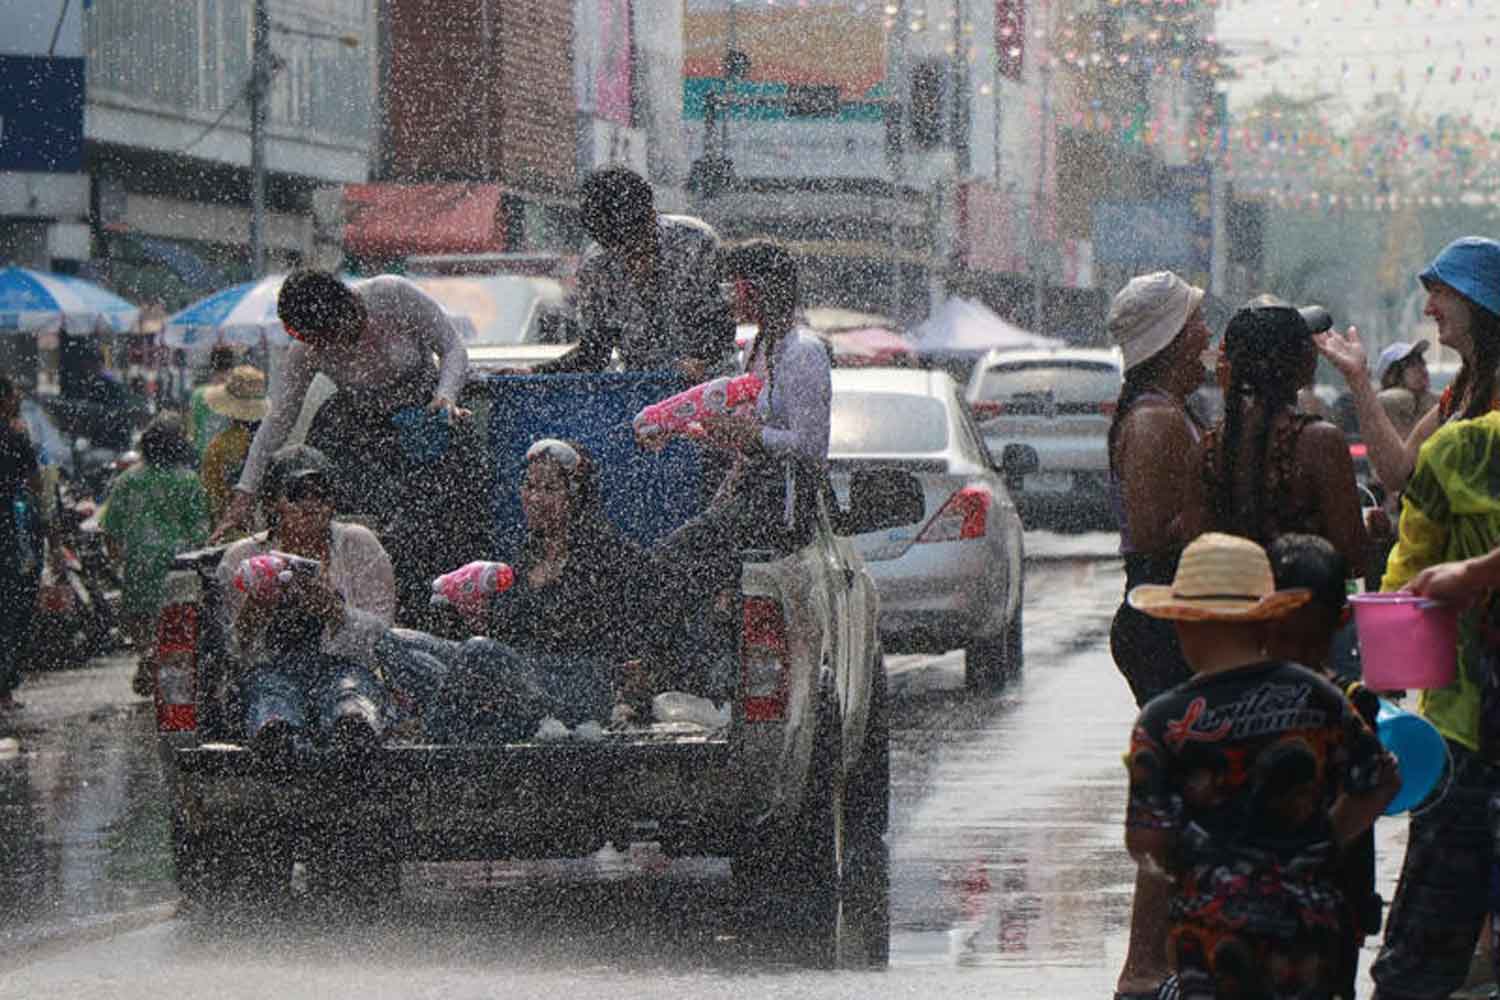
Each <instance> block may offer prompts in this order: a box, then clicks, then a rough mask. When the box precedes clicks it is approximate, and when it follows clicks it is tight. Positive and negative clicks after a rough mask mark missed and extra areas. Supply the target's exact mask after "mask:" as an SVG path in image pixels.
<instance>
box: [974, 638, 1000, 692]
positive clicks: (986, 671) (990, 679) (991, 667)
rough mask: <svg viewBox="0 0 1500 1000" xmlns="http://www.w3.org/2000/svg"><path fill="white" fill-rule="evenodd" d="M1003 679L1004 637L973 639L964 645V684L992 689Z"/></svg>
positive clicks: (978, 688)
mask: <svg viewBox="0 0 1500 1000" xmlns="http://www.w3.org/2000/svg"><path fill="white" fill-rule="evenodd" d="M1004 680H1005V637H1004V636H1001V637H999V638H989V639H975V640H974V641H972V642H970V643H969V644H968V645H967V646H965V647H964V686H965V687H967V688H968V689H969V690H970V691H992V690H994V689H995V688H997V687H999V686H1000V684H1001V683H1002V682H1003V681H1004Z"/></svg>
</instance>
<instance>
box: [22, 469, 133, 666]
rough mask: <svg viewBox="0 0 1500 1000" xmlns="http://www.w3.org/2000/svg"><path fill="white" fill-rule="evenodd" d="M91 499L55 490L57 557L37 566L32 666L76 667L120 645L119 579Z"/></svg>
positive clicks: (113, 650)
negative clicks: (59, 546) (38, 583)
mask: <svg viewBox="0 0 1500 1000" xmlns="http://www.w3.org/2000/svg"><path fill="white" fill-rule="evenodd" d="M96 514H97V507H96V505H95V504H94V503H93V501H92V500H90V499H87V498H84V499H73V498H72V497H70V496H69V491H67V490H63V489H62V488H60V487H59V488H58V491H57V513H56V514H55V515H54V516H55V517H56V519H57V524H58V531H59V534H60V537H61V539H62V552H61V553H60V558H59V559H49V560H48V561H47V564H46V565H45V566H44V567H43V570H42V582H41V589H40V591H39V592H38V595H37V616H36V621H35V625H34V628H33V633H32V642H31V649H30V656H29V659H30V661H31V664H32V667H33V668H34V669H38V670H60V669H67V668H71V667H80V666H83V665H84V664H86V663H87V662H88V661H89V660H91V659H92V658H94V657H96V656H103V655H106V654H108V653H112V652H115V651H117V650H118V649H120V648H121V646H122V644H123V632H122V630H121V628H120V626H119V613H118V605H119V597H120V580H119V576H118V574H117V572H116V571H115V568H114V566H113V563H112V562H111V560H110V558H109V553H108V551H107V550H106V548H105V544H104V535H103V532H101V531H100V530H99V528H98V521H97V517H96Z"/></svg>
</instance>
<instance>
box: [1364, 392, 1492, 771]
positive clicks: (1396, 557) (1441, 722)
mask: <svg viewBox="0 0 1500 1000" xmlns="http://www.w3.org/2000/svg"><path fill="white" fill-rule="evenodd" d="M1497 547H1500V413H1494V412H1491V413H1487V414H1485V415H1484V416H1482V417H1477V418H1475V419H1473V420H1457V421H1454V422H1452V423H1450V424H1447V425H1445V426H1444V427H1442V428H1440V429H1439V430H1438V431H1437V432H1436V433H1435V434H1433V435H1432V437H1430V438H1429V439H1428V440H1427V443H1426V444H1424V445H1423V446H1422V450H1421V452H1420V453H1419V454H1418V456H1417V468H1416V471H1415V472H1413V473H1412V477H1411V480H1410V482H1408V483H1407V486H1406V493H1405V495H1404V496H1403V497H1402V501H1401V526H1400V538H1399V540H1398V541H1397V543H1396V548H1395V549H1394V550H1393V551H1392V552H1391V556H1390V560H1389V562H1387V563H1386V570H1385V576H1384V577H1383V578H1382V579H1381V581H1380V589H1381V590H1382V591H1393V590H1400V589H1401V588H1402V587H1403V586H1405V585H1406V583H1407V582H1408V581H1410V580H1411V579H1412V577H1414V576H1416V575H1417V574H1418V573H1420V572H1421V571H1422V570H1424V569H1426V568H1427V567H1429V566H1435V565H1437V564H1438V563H1444V562H1452V561H1454V560H1459V559H1469V558H1472V557H1474V556H1482V555H1486V554H1488V553H1489V552H1491V551H1492V550H1494V549H1495V548H1497ZM1488 604H1489V602H1488V601H1485V602H1481V604H1480V605H1479V606H1478V607H1476V608H1475V609H1474V610H1471V611H1468V612H1465V613H1464V614H1463V615H1462V616H1460V618H1459V624H1458V675H1457V677H1456V679H1455V680H1454V682H1453V683H1452V684H1449V685H1448V686H1447V687H1444V688H1435V689H1432V690H1429V691H1424V692H1423V693H1422V696H1421V698H1420V700H1419V701H1418V703H1417V704H1418V708H1419V710H1420V711H1421V713H1422V714H1423V715H1424V716H1426V717H1427V719H1428V720H1429V721H1430V722H1431V723H1432V724H1433V725H1434V726H1436V727H1437V728H1438V731H1439V732H1441V733H1442V734H1443V735H1444V736H1446V737H1448V738H1449V739H1451V740H1455V741H1457V742H1459V743H1462V744H1463V745H1464V746H1466V747H1468V748H1469V749H1471V750H1476V751H1477V750H1478V749H1479V704H1480V693H1481V691H1482V690H1483V686H1484V683H1483V680H1484V679H1483V676H1482V675H1481V672H1480V671H1481V666H1482V664H1481V659H1480V655H1479V654H1480V648H1481V646H1480V644H1481V641H1482V639H1481V635H1480V625H1481V621H1482V619H1483V616H1484V613H1485V609H1486V608H1487V606H1488Z"/></svg>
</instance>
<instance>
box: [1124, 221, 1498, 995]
mask: <svg viewBox="0 0 1500 1000" xmlns="http://www.w3.org/2000/svg"><path fill="white" fill-rule="evenodd" d="M1418 280H1419V281H1420V282H1421V284H1422V285H1423V286H1424V288H1425V289H1426V292H1427V296H1428V298H1427V305H1426V309H1425V314H1426V315H1427V316H1428V317H1430V318H1431V319H1432V320H1434V321H1435V323H1436V326H1437V330H1438V340H1439V342H1440V343H1441V344H1443V345H1444V346H1446V347H1448V348H1450V349H1452V350H1453V351H1455V352H1456V353H1457V354H1458V355H1459V356H1460V358H1461V359H1462V367H1461V368H1460V370H1459V372H1458V374H1457V376H1456V377H1455V379H1454V380H1453V382H1452V383H1451V384H1450V385H1448V386H1446V387H1445V388H1444V391H1443V392H1442V393H1441V395H1438V396H1434V395H1433V394H1432V392H1431V383H1430V378H1429V373H1428V371H1427V368H1426V365H1425V358H1424V352H1425V347H1424V346H1423V345H1422V344H1421V343H1416V344H1412V343H1397V344H1392V345H1390V346H1389V347H1387V348H1386V349H1385V350H1384V351H1382V352H1381V353H1380V354H1379V356H1378V357H1377V358H1375V359H1373V361H1374V365H1373V367H1374V371H1373V372H1372V371H1371V360H1372V359H1370V358H1369V357H1368V355H1367V353H1366V350H1365V348H1364V346H1363V344H1362V343H1361V341H1360V339H1359V336H1358V333H1357V331H1355V330H1354V329H1353V328H1350V329H1349V330H1347V331H1345V332H1342V333H1340V332H1338V331H1330V330H1327V329H1326V323H1319V322H1318V318H1319V316H1320V314H1321V315H1323V316H1326V314H1323V313H1322V311H1321V310H1318V309H1316V308H1315V307H1303V308H1298V307H1295V306H1293V305H1291V304H1289V303H1286V302H1282V301H1280V300H1277V299H1275V298H1272V297H1270V296H1261V297H1259V298H1257V299H1253V300H1251V301H1250V302H1248V303H1246V305H1245V306H1244V307H1243V308H1241V309H1240V310H1238V311H1237V312H1236V313H1235V314H1234V315H1233V316H1232V317H1231V319H1230V320H1229V322H1228V325H1227V327H1226V328H1225V330H1224V335H1223V339H1222V343H1221V345H1220V347H1219V350H1218V368H1217V376H1218V388H1219V390H1220V391H1221V393H1222V396H1223V406H1222V410H1221V412H1220V414H1219V415H1218V416H1217V419H1216V420H1215V422H1214V423H1213V424H1212V426H1204V425H1203V423H1202V422H1200V420H1199V418H1198V417H1196V416H1195V415H1194V413H1193V411H1192V410H1191V409H1190V408H1189V407H1188V405H1187V401H1188V398H1189V396H1190V395H1191V394H1192V393H1193V392H1194V391H1195V389H1196V388H1197V386H1198V383H1199V382H1200V381H1201V377H1202V374H1201V373H1202V367H1201V364H1202V363H1201V361H1200V358H1201V357H1202V356H1203V354H1204V351H1205V349H1206V348H1207V347H1208V346H1209V343H1210V333H1209V331H1208V329H1207V328H1206V326H1205V325H1204V323H1203V318H1202V309H1201V302H1202V298H1203V293H1202V291H1201V290H1199V289H1197V288H1194V287H1192V286H1191V285H1189V284H1188V283H1187V282H1185V281H1183V280H1182V279H1181V278H1179V277H1177V276H1176V275H1173V274H1171V273H1169V272H1161V273H1157V274H1152V275H1146V276H1142V277H1140V278H1136V279H1134V280H1133V281H1131V282H1130V283H1129V284H1128V285H1127V286H1126V287H1125V289H1123V290H1122V291H1121V292H1120V293H1119V294H1118V295H1117V296H1116V297H1115V299H1114V302H1113V303H1112V306H1111V309H1110V314H1109V320H1108V325H1109V329H1110V333H1111V335H1112V337H1113V338H1114V340H1115V341H1116V343H1117V344H1118V345H1119V347H1120V348H1121V351H1122V353H1123V355H1124V362H1125V367H1126V375H1125V383H1124V389H1123V391H1122V394H1121V397H1120V401H1119V405H1118V408H1117V411H1116V415H1115V417H1114V425H1113V427H1112V428H1111V431H1110V461H1111V469H1112V473H1113V477H1112V478H1113V482H1114V484H1115V491H1116V502H1117V510H1118V512H1119V515H1120V527H1121V550H1122V552H1123V554H1124V558H1125V568H1126V577H1127V581H1126V586H1127V594H1126V600H1125V602H1124V603H1123V604H1122V605H1121V608H1120V610H1119V612H1118V614H1117V616H1116V618H1115V622H1114V627H1113V630H1112V633H1111V649H1112V652H1113V654H1114V658H1115V661H1116V663H1117V665H1118V666H1119V668H1120V671H1121V672H1122V674H1123V675H1124V677H1125V679H1126V681H1127V683H1128V684H1129V686H1130V689H1131V691H1132V694H1133V695H1134V696H1135V699H1136V702H1137V704H1138V705H1140V706H1141V714H1140V716H1139V718H1138V720H1137V723H1136V725H1135V728H1134V731H1133V734H1132V736H1131V741H1130V751H1129V753H1128V755H1127V758H1126V763H1127V766H1128V768H1129V784H1130V793H1129V806H1128V810H1127V819H1126V826H1127V832H1126V845H1127V847H1128V848H1129V850H1130V852H1131V854H1132V855H1133V856H1134V857H1135V858H1136V859H1137V861H1138V862H1139V864H1140V874H1139V876H1138V880H1137V885H1136V894H1135V900H1134V907H1133V912H1132V921H1131V938H1130V946H1129V950H1128V953H1127V957H1126V962H1125V967H1124V969H1123V970H1122V972H1121V974H1120V977H1119V981H1118V986H1117V990H1118V992H1117V994H1116V995H1117V997H1138V996H1150V997H1157V996H1181V997H1216V996H1217V997H1221V998H1222V997H1293V996H1295V997H1329V996H1342V997H1346V998H1347V997H1352V996H1353V995H1354V993H1355V988H1356V984H1355V971H1356V967H1357V956H1358V953H1359V948H1360V944H1361V942H1362V941H1363V939H1364V938H1365V937H1367V936H1370V935H1374V934H1376V933H1379V932H1381V930H1382V927H1381V924H1382V921H1381V917H1382V912H1381V910H1382V901H1381V900H1380V899H1379V897H1378V896H1377V895H1376V894H1375V887H1374V864H1373V853H1374V847H1373V837H1372V835H1371V827H1372V825H1373V823H1374V822H1375V820H1376V818H1377V817H1378V816H1379V815H1381V813H1382V811H1383V810H1384V809H1385V808H1386V806H1387V805H1388V804H1389V803H1390V802H1391V801H1392V799H1393V797H1394V796H1395V795H1396V794H1397V793H1398V791H1399V790H1400V789H1401V782H1402V776H1401V774H1400V768H1399V765H1398V762H1397V761H1396V759H1395V758H1394V757H1393V756H1392V755H1391V754H1389V753H1387V752H1386V751H1385V750H1383V749H1382V747H1381V744H1380V742H1379V741H1378V740H1377V739H1376V738H1375V735H1374V733H1373V731H1374V730H1375V729H1376V728H1377V717H1378V714H1379V712H1380V710H1381V709H1380V705H1381V702H1380V700H1379V698H1380V697H1399V696H1401V695H1402V694H1404V692H1385V691H1370V690H1367V689H1366V688H1365V687H1364V686H1363V685H1362V683H1361V680H1360V677H1359V675H1358V673H1357V672H1354V673H1350V672H1347V671H1343V670H1341V669H1340V666H1338V665H1336V664H1335V663H1334V662H1333V659H1332V657H1331V650H1332V649H1333V643H1334V640H1335V636H1336V634H1337V633H1338V632H1339V631H1340V629H1341V626H1342V625H1343V624H1344V621H1345V619H1346V618H1347V615H1348V611H1347V608H1346V593H1347V591H1348V589H1349V587H1348V585H1349V584H1350V583H1351V582H1352V581H1355V580H1357V579H1358V578H1359V577H1360V576H1361V575H1364V574H1369V576H1370V577H1371V578H1372V579H1373V580H1374V581H1376V582H1377V584H1378V587H1379V588H1380V589H1382V590H1385V591H1398V590H1403V589H1404V590H1408V591H1411V592H1412V593H1413V594H1416V595H1421V596H1424V597H1426V598H1428V599H1432V600H1439V601H1443V602H1447V603H1450V604H1453V605H1455V606H1457V607H1458V608H1461V609H1462V614H1461V615H1460V616H1459V618H1458V623H1459V624H1458V638H1457V644H1456V660H1457V662H1456V663H1454V664H1450V665H1449V666H1451V667H1452V668H1453V669H1454V676H1455V679H1454V680H1453V681H1452V682H1451V683H1448V684H1446V685H1444V686H1442V687H1435V688H1432V689H1429V690H1424V691H1422V692H1421V693H1420V696H1419V697H1418V699H1417V706H1416V709H1417V711H1418V712H1419V713H1420V715H1421V716H1422V717H1423V718H1425V719H1426V720H1427V721H1428V723H1430V724H1431V726H1432V727H1434V728H1435V729H1436V731H1437V733H1438V734H1440V735H1441V737H1442V740H1443V741H1444V742H1445V743H1446V749H1447V753H1448V757H1449V762H1448V765H1447V772H1446V774H1445V775H1444V777H1443V779H1442V781H1441V782H1439V783H1438V784H1437V785H1436V786H1435V787H1434V789H1433V790H1432V791H1431V792H1430V793H1429V794H1428V795H1427V797H1426V799H1425V801H1423V802H1421V803H1420V804H1419V805H1418V806H1416V807H1415V808H1413V809H1412V810H1411V815H1410V819H1409V823H1410V830H1409V837H1408V843H1407V850H1406V858H1405V861H1404V864H1403V866H1402V873H1401V882H1400V886H1399V888H1398V890H1397V894H1396V898H1395V899H1394V900H1393V901H1392V902H1391V905H1390V908H1389V910H1388V912H1386V913H1385V914H1384V927H1383V934H1384V936H1383V939H1382V944H1381V947H1380V951H1379V955H1378V957H1377V958H1376V960H1375V962H1374V965H1373V969H1372V974H1373V977H1374V980H1375V995H1376V996H1377V997H1382V998H1386V1000H1390V998H1406V997H1443V996H1448V995H1450V994H1451V993H1453V992H1454V991H1456V990H1458V989H1459V988H1460V987H1461V986H1463V984H1464V982H1465V980H1466V977H1467V976H1468V974H1469V971H1470V965H1471V960H1472V958H1473V956H1474V954H1475V949H1476V944H1477V942H1478V939H1479V936H1480V933H1481V927H1483V926H1487V925H1489V924H1487V917H1488V916H1489V912H1488V911H1489V910H1490V886H1491V884H1492V878H1493V876H1494V874H1495V873H1497V872H1500V867H1497V865H1496V859H1497V858H1500V853H1497V847H1500V845H1497V843H1496V842H1495V839H1494V837H1493V835H1492V834H1491V833H1490V827H1489V816H1490V810H1491V809H1492V808H1497V804H1496V803H1495V797H1496V795H1497V793H1500V754H1497V752H1496V751H1497V749H1500V739H1496V738H1494V736H1493V734H1497V733H1500V697H1497V696H1496V695H1497V693H1500V677H1497V676H1496V672H1495V670H1494V666H1495V663H1494V661H1495V656H1494V653H1495V652H1496V650H1497V639H1496V636H1497V635H1500V632H1496V631H1495V630H1494V628H1493V626H1494V624H1495V623H1496V622H1495V618H1494V608H1493V607H1492V604H1493V601H1492V595H1493V589H1492V588H1493V587H1494V586H1495V585H1496V583H1497V582H1500V476H1497V475H1496V472H1495V470H1496V469H1500V464H1497V463H1500V453H1497V451H1496V449H1497V447H1500V383H1497V369H1500V243H1496V242H1495V241H1493V240H1489V239H1483V238H1479V237H1468V238H1464V239H1460V240H1456V241H1454V242H1453V243H1451V244H1450V245H1449V246H1448V247H1446V248H1445V249H1444V250H1443V251H1442V252H1441V253H1440V254H1438V255H1437V257H1436V258H1435V259H1434V260H1433V261H1432V262H1431V264H1430V265H1429V266H1428V267H1427V268H1425V269H1424V270H1423V271H1422V272H1421V274H1420V275H1418ZM1320 355H1321V356H1322V357H1323V358H1326V359H1327V360H1328V362H1329V363H1330V364H1332V365H1333V367H1334V368H1336V369H1337V371H1338V372H1339V373H1340V375H1341V376H1342V377H1343V379H1344V380H1345V382H1346V383H1347V386H1348V400H1349V402H1348V404H1347V406H1346V408H1345V409H1346V410H1347V411H1348V412H1346V413H1345V414H1344V417H1343V419H1344V421H1345V422H1346V423H1352V424H1353V425H1354V426H1353V427H1352V430H1353V431H1354V432H1355V433H1357V435H1358V440H1359V443H1360V445H1361V446H1362V449H1363V451H1364V453H1365V455H1366V456H1367V459H1368V463H1369V468H1370V471H1371V474H1372V476H1373V478H1374V481H1375V482H1377V483H1378V484H1379V486H1381V487H1382V488H1383V489H1384V490H1385V492H1386V493H1387V494H1388V495H1389V496H1390V497H1392V498H1393V500H1392V503H1391V505H1390V510H1391V512H1394V514H1395V515H1396V523H1395V537H1394V538H1393V539H1388V540H1386V543H1385V544H1381V539H1380V538H1379V537H1378V534H1379V532H1374V533H1373V534H1375V535H1376V536H1377V537H1374V538H1372V531H1371V529H1372V528H1374V527H1376V526H1377V525H1378V524H1380V523H1381V522H1382V518H1381V517H1380V516H1379V508H1378V507H1375V506H1374V505H1370V504H1365V505H1363V506H1362V504H1361V496H1362V494H1361V492H1360V491H1359V489H1358V487H1357V484H1356V480H1355V468H1354V464H1353V461H1352V459H1351V455H1350V447H1349V442H1348V440H1347V438H1346V434H1345V430H1344V429H1343V428H1341V427H1339V426H1336V425H1335V424H1334V423H1331V422H1330V421H1329V420H1327V419H1325V418H1324V417H1323V416H1321V415H1320V414H1319V413H1318V412H1316V410H1317V407H1316V406H1315V405H1312V404H1311V403H1310V401H1309V395H1310V394H1309V392H1308V390H1309V389H1310V388H1311V386H1312V382H1313V377H1314V373H1315V370H1316V367H1317V364H1318V359H1319V356H1320ZM1372 374H1373V376H1374V377H1373V378H1372ZM1309 410H1313V411H1314V412H1308V411H1309ZM1489 923H1491V924H1492V923H1493V922H1492V921H1491V922H1489Z"/></svg>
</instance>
